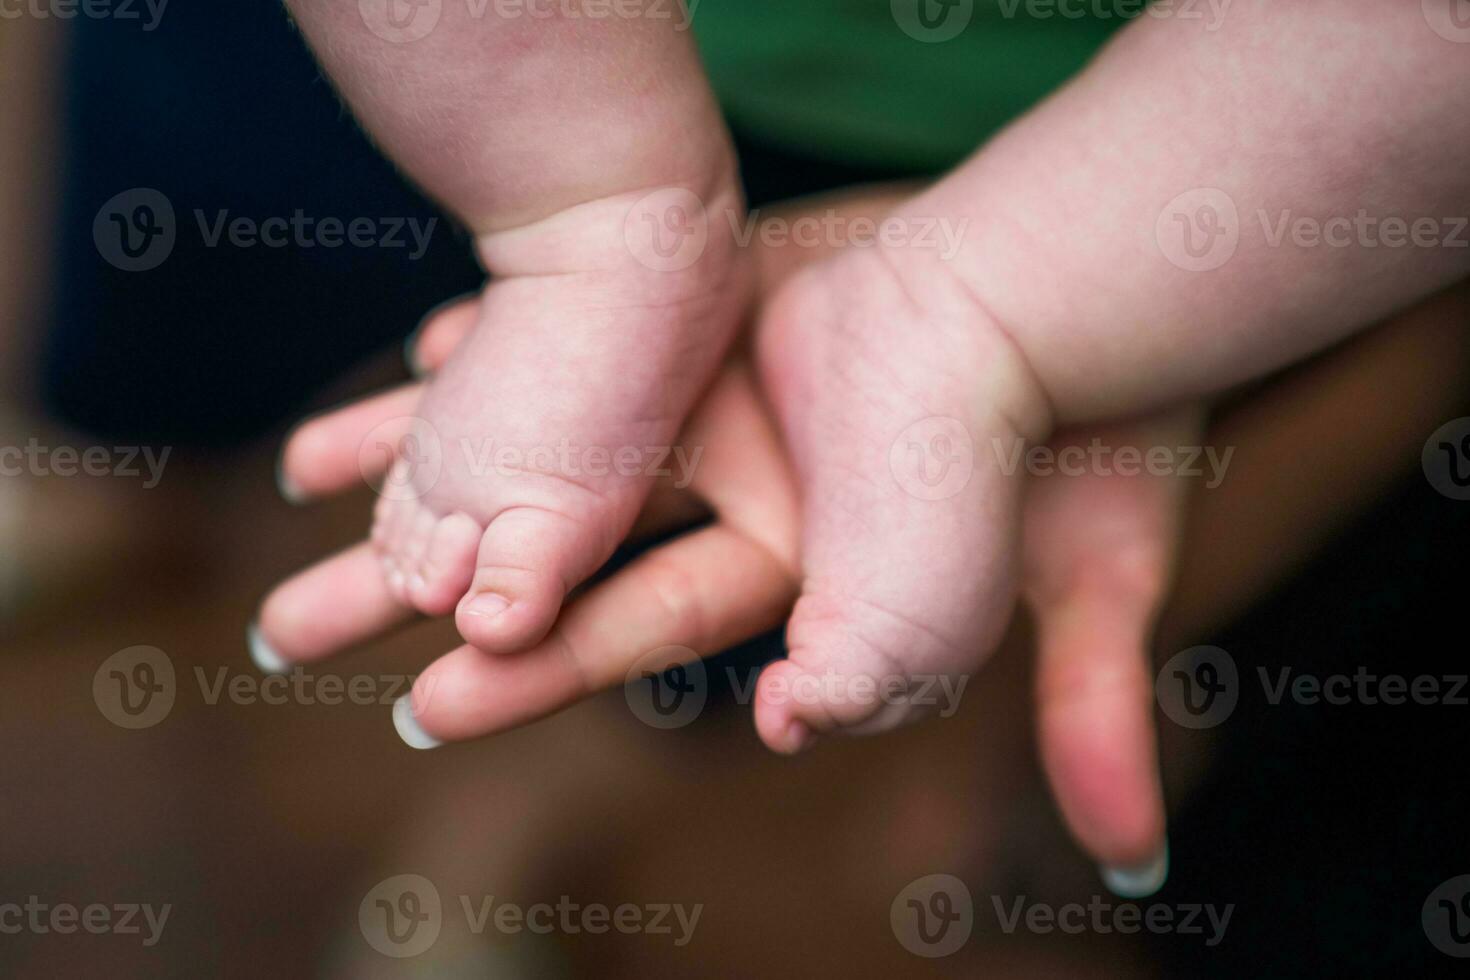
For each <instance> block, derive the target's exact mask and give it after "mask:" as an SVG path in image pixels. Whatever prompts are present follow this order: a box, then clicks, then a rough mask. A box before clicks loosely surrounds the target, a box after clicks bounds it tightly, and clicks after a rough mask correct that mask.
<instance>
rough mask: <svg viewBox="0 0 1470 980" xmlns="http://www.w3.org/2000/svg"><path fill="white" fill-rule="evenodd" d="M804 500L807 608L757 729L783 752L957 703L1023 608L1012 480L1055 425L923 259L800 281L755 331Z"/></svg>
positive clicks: (862, 256) (883, 260)
mask: <svg viewBox="0 0 1470 980" xmlns="http://www.w3.org/2000/svg"><path fill="white" fill-rule="evenodd" d="M759 331H760V336H759V338H758V352H759V359H760V364H761V370H762V374H763V376H764V382H765V386H766V389H767V391H768V393H769V395H770V397H771V399H772V401H773V402H774V405H775V408H776V410H777V413H778V415H779V417H780V419H781V421H782V424H783V426H784V429H785V432H786V435H787V441H788V448H789V450H790V453H791V457H792V462H793V465H794V466H795V468H796V470H797V472H798V475H799V478H800V481H801V486H802V494H803V508H804V510H803V573H804V583H803V592H802V597H801V599H800V601H799V602H798V603H797V606H796V609H795V611H794V612H793V614H792V618H791V622H790V625H789V627H788V630H787V645H788V649H789V653H788V658H787V659H786V660H783V661H778V662H777V663H775V664H772V665H771V666H770V667H768V668H767V669H766V670H765V671H763V672H762V675H761V678H760V682H759V686H758V688H757V697H756V725H757V728H758V730H759V732H760V734H761V737H762V739H763V740H764V741H765V742H766V743H767V744H768V745H769V746H771V747H772V748H774V749H776V750H778V751H786V752H791V751H797V750H799V749H801V748H802V747H804V746H805V745H806V744H807V743H808V742H809V741H810V740H811V739H812V737H813V736H814V734H815V733H818V732H824V731H831V730H846V731H851V732H869V731H877V730H881V729H886V728H889V727H892V726H894V725H896V724H898V723H900V722H902V721H904V720H907V719H909V718H910V717H913V716H915V715H917V714H918V713H920V712H922V711H924V710H926V708H927V709H929V710H932V707H933V705H934V704H935V703H939V702H943V701H945V700H953V699H956V698H957V697H958V692H960V691H962V690H963V688H962V687H959V685H960V684H963V683H964V680H965V678H966V676H967V675H968V674H969V673H971V672H973V671H974V670H975V668H976V667H978V666H979V664H980V662H981V660H982V658H983V657H984V656H985V654H987V653H988V652H989V651H990V650H991V649H992V648H993V647H994V646H995V645H996V643H997V642H998V641H999V638H1000V636H1001V634H1002V632H1003V631H1004V629H1005V627H1006V625H1007V622H1008V620H1009V619H1010V615H1011V609H1012V605H1013V602H1014V597H1015V594H1016V583H1017V577H1018V571H1019V570H1018V563H1017V560H1016V551H1017V544H1018V535H1019V530H1020V521H1021V508H1020V502H1021V488H1022V487H1021V484H1022V474H1021V471H1022V468H1021V467H1016V468H1011V467H1009V466H1006V465H1003V464H1004V463H1005V462H1006V454H1007V453H1008V452H1009V451H1011V450H1012V449H1014V447H1015V446H1017V445H1018V441H1019V440H1021V439H1023V438H1024V439H1025V440H1026V441H1027V442H1028V443H1029V442H1031V441H1035V440H1040V439H1042V438H1044V436H1045V433H1046V430H1047V429H1048V428H1049V420H1048V414H1049V410H1048V408H1047V405H1046V401H1045V399H1044V397H1043V396H1042V394H1041V392H1040V390H1039V388H1038V387H1037V386H1036V384H1035V383H1034V382H1033V380H1032V378H1031V376H1030V374H1029V369H1028V368H1027V366H1026V362H1025V360H1024V359H1023V357H1022V356H1021V354H1020V352H1019V350H1018V349H1017V348H1016V347H1015V346H1014V344H1013V343H1012V342H1011V341H1010V339H1009V338H1008V336H1007V335H1006V334H1005V333H1004V332H1003V331H1001V330H1000V329H998V328H997V327H996V326H995V325H993V324H992V323H991V322H989V320H988V318H987V317H986V316H985V315H984V312H983V311H982V310H980V309H979V308H978V307H977V304H976V302H975V300H974V299H973V298H972V297H971V295H970V294H969V293H967V292H966V291H965V290H963V289H962V288H961V287H959V286H958V285H957V281H956V280H955V278H954V277H953V276H951V274H950V273H949V272H948V271H947V270H945V269H944V268H942V263H941V262H940V260H939V259H938V258H937V255H935V254H934V253H917V252H912V251H909V252H905V251H901V250H896V249H892V250H878V249H869V250H852V251H850V252H848V253H846V254H843V255H841V256H839V257H837V258H835V259H833V260H831V261H829V262H826V263H823V264H821V265H817V266H813V267H812V268H810V269H807V270H803V271H802V272H800V273H798V274H797V275H796V276H795V277H793V279H792V280H791V281H790V282H789V283H788V284H787V285H786V286H785V287H783V289H782V291H781V292H780V293H778V294H777V296H776V297H775V298H774V299H773V300H772V301H771V303H770V305H769V306H768V307H767V310H766V312H765V314H764V316H763V318H762V321H761V324H760V326H759Z"/></svg>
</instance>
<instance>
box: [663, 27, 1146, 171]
mask: <svg viewBox="0 0 1470 980" xmlns="http://www.w3.org/2000/svg"><path fill="white" fill-rule="evenodd" d="M686 2H688V3H691V4H694V16H693V28H694V31H695V33H696V35H697V37H698V39H699V46H700V50H701V52H702V54H703V56H704V60H705V66H706V68H707V69H708V71H709V75H710V79H711V81H712V82H713V84H714V87H715V91H716V93H717V94H718V96H719V98H720V102H721V104H722V105H723V106H724V108H725V112H726V114H727V115H728V116H729V118H730V121H731V123H732V125H734V126H735V127H737V128H739V129H741V130H743V131H745V132H747V133H749V134H751V135H752V136H754V137H758V138H760V139H763V140H766V141H768V142H770V143H772V144H774V145H778V146H784V147H787V148H792V149H799V150H802V151H805V152H806V153H808V154H811V155H814V156H819V157H825V158H829V159H832V160H838V161H844V162H851V163H856V164H867V165H876V166H896V167H912V168H916V169H926V170H930V169H932V170H938V169H943V168H946V167H949V166H953V165H954V164H956V163H958V162H959V161H960V160H961V159H962V158H963V157H964V156H966V155H967V154H969V153H970V152H971V151H972V150H974V149H975V147H976V146H978V145H979V144H980V143H981V142H982V141H983V140H985V139H986V138H987V137H988V136H990V135H991V134H992V133H994V132H995V131H996V130H997V129H999V128H1000V127H1001V126H1003V125H1005V124H1006V123H1007V122H1009V121H1010V120H1011V119H1014V118H1015V117H1016V116H1017V115H1019V114H1020V113H1022V112H1024V111H1025V110H1026V109H1027V108H1029V107H1030V106H1032V105H1034V104H1035V103H1036V102H1037V101H1038V100H1040V99H1041V98H1042V97H1044V96H1045V95H1046V94H1047V93H1049V92H1051V91H1052V90H1053V89H1055V88H1056V87H1057V86H1058V85H1060V84H1061V83H1062V82H1064V81H1065V80H1066V79H1067V78H1068V77H1070V76H1071V75H1072V74H1073V73H1075V72H1076V71H1077V70H1078V69H1079V68H1081V67H1082V65H1083V64H1085V63H1086V61H1087V60H1088V59H1089V58H1090V57H1091V56H1092V54H1093V53H1094V52H1095V51H1096V50H1097V49H1098V47H1099V46H1100V45H1101V44H1102V43H1103V41H1105V40H1106V39H1107V37H1108V36H1109V35H1110V34H1111V33H1112V32H1113V31H1114V30H1116V29H1117V28H1119V27H1121V26H1122V25H1123V24H1124V23H1125V22H1126V21H1125V20H1124V19H1123V17H1122V15H1121V14H1120V13H1118V11H1130V12H1134V13H1135V15H1136V10H1135V7H1136V4H1135V5H1130V3H1129V0H1114V2H1111V3H1100V2H1098V0H697V2H696V0H686ZM1138 3H1141V0H1138ZM1098 10H1107V11H1113V14H1112V16H1098V14H1097V13H1096V11H1098Z"/></svg>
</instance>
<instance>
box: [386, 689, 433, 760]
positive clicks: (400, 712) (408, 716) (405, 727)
mask: <svg viewBox="0 0 1470 980" xmlns="http://www.w3.org/2000/svg"><path fill="white" fill-rule="evenodd" d="M393 727H394V728H396V729H397V730H398V737H399V738H401V739H403V741H404V744H406V745H408V746H409V747H410V748H415V749H434V748H438V747H439V746H441V745H443V744H444V743H443V742H441V741H439V740H438V739H437V738H435V737H434V736H432V735H430V734H429V733H428V732H426V731H424V730H423V728H421V727H420V726H419V720H418V719H417V718H415V717H414V716H413V704H412V702H410V700H409V695H406V694H405V695H404V696H403V697H401V698H399V699H398V700H397V701H394V702H393Z"/></svg>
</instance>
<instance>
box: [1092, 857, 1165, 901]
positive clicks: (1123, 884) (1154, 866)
mask: <svg viewBox="0 0 1470 980" xmlns="http://www.w3.org/2000/svg"><path fill="white" fill-rule="evenodd" d="M1098 871H1099V873H1100V874H1101V875H1102V880H1103V884H1104V885H1107V886H1108V891H1110V892H1112V893H1113V894H1114V895H1117V896H1118V897H1119V898H1147V897H1148V896H1150V895H1152V894H1153V893H1154V892H1156V891H1158V890H1159V889H1160V888H1162V887H1164V882H1165V881H1167V880H1168V878H1169V845H1168V844H1167V843H1166V844H1165V845H1164V849H1163V850H1162V851H1160V852H1159V855H1158V857H1156V858H1154V859H1153V860H1152V861H1149V862H1148V863H1146V864H1139V865H1134V866H1133V867H1127V868H1124V867H1116V866H1109V865H1103V866H1102V867H1100V868H1099V869H1098Z"/></svg>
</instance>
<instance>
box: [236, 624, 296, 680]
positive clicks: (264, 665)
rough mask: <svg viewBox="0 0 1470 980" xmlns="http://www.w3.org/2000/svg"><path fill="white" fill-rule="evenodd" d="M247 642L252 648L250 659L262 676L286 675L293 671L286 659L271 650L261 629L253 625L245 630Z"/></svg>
mask: <svg viewBox="0 0 1470 980" xmlns="http://www.w3.org/2000/svg"><path fill="white" fill-rule="evenodd" d="M245 642H246V644H247V645H248V646H249V647H250V659H251V660H253V661H255V666H256V667H258V668H259V669H260V672H261V673H262V674H284V673H286V672H287V671H289V670H290V669H291V665H290V664H289V663H287V662H286V659H285V658H284V657H282V656H281V655H280V654H279V653H276V651H275V650H273V649H272V648H271V645H270V644H269V643H267V642H266V641H265V636H263V635H262V634H261V632H260V627H259V626H257V625H255V624H254V623H251V624H250V625H249V626H247V627H246V628H245Z"/></svg>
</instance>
